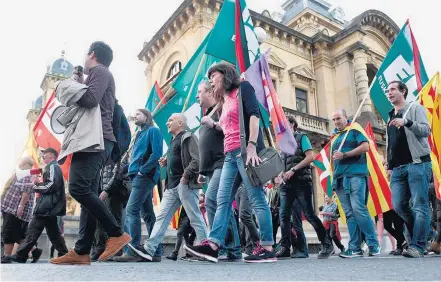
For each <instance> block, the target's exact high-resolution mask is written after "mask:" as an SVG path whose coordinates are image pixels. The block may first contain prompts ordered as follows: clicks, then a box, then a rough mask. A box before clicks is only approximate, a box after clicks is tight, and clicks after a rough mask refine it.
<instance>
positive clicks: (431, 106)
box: [420, 72, 441, 200]
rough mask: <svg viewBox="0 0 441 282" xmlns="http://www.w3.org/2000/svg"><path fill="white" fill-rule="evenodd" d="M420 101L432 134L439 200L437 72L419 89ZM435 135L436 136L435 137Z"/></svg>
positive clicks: (440, 81)
mask: <svg viewBox="0 0 441 282" xmlns="http://www.w3.org/2000/svg"><path fill="white" fill-rule="evenodd" d="M420 103H421V105H423V106H424V107H425V108H426V112H427V118H428V119H429V125H430V128H431V132H432V134H431V135H430V137H429V144H430V148H431V151H432V152H431V153H430V157H431V159H432V170H433V182H434V185H435V191H436V196H437V197H438V199H440V200H441V170H440V168H441V78H440V74H439V72H437V73H436V74H435V75H434V76H433V77H432V79H431V80H430V81H429V82H428V83H427V84H426V85H425V86H424V87H423V89H421V92H420ZM435 136H436V137H435Z"/></svg>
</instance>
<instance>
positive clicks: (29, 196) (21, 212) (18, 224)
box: [1, 157, 41, 263]
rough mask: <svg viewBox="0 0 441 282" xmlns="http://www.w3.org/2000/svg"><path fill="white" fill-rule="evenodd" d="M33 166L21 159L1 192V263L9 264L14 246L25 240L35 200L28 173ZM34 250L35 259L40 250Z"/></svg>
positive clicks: (26, 160)
mask: <svg viewBox="0 0 441 282" xmlns="http://www.w3.org/2000/svg"><path fill="white" fill-rule="evenodd" d="M33 165H34V160H33V159H32V158H31V157H23V158H22V159H21V160H20V163H19V165H18V168H17V169H16V171H15V172H14V174H13V175H12V176H11V178H10V179H9V180H8V182H7V183H6V187H5V188H4V190H3V191H2V197H1V198H2V201H1V204H2V215H3V223H2V239H3V242H4V254H3V256H2V263H10V262H11V260H10V258H9V256H10V255H11V254H12V250H13V248H14V244H15V243H17V244H20V243H21V242H22V241H23V240H24V239H25V238H26V230H27V227H28V224H29V221H31V217H32V209H33V207H34V199H35V192H34V190H33V189H32V187H33V184H32V181H31V176H30V172H29V171H30V169H31V168H32V166H33ZM36 250H37V251H36V252H35V255H36V257H40V256H41V250H40V249H36ZM32 256H34V254H33V255H32Z"/></svg>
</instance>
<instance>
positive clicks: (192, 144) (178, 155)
mask: <svg viewBox="0 0 441 282" xmlns="http://www.w3.org/2000/svg"><path fill="white" fill-rule="evenodd" d="M186 127H187V118H186V117H185V116H184V115H183V114H172V115H171V117H170V118H169V119H168V121H167V128H168V132H169V133H170V134H171V135H172V136H173V139H172V141H171V142H170V146H169V149H168V153H167V157H166V158H164V157H163V158H161V159H160V160H159V164H160V165H161V166H163V167H164V166H166V167H167V178H166V190H165V192H164V196H163V198H162V201H161V205H160V208H159V209H160V211H159V214H158V216H157V217H156V223H155V225H154V227H153V230H152V233H151V234H150V238H149V239H148V240H147V241H146V242H145V243H144V245H143V246H134V245H133V244H129V248H130V249H131V251H132V252H133V254H134V255H136V256H138V257H141V258H143V259H145V260H147V261H152V260H153V255H154V253H155V252H156V249H157V248H158V245H159V244H160V243H161V242H162V240H163V239H164V236H165V232H166V231H167V227H168V226H169V224H170V221H171V219H172V217H173V215H174V214H175V212H176V210H177V209H178V208H179V207H180V206H181V205H182V206H183V207H184V209H185V211H186V213H187V215H188V218H189V219H190V223H191V226H192V227H193V228H194V230H195V231H196V236H197V238H198V240H199V241H202V240H203V239H205V238H206V237H207V229H206V225H205V222H204V219H203V217H202V214H201V211H200V209H199V196H198V191H199V189H201V188H202V185H201V184H200V183H198V181H197V180H198V174H199V150H198V141H197V137H196V136H195V135H194V134H192V133H191V132H187V131H186V130H185V129H186Z"/></svg>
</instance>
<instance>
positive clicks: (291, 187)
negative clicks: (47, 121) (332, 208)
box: [280, 181, 329, 248]
mask: <svg viewBox="0 0 441 282" xmlns="http://www.w3.org/2000/svg"><path fill="white" fill-rule="evenodd" d="M295 200H297V201H298V202H299V205H300V208H301V210H302V211H303V213H304V215H305V218H306V220H307V221H308V222H309V223H310V224H311V225H312V227H314V230H315V232H316V233H317V237H318V239H319V240H320V242H321V243H322V244H323V243H325V241H329V237H328V235H327V233H326V230H325V227H324V226H323V223H322V222H321V220H320V219H319V218H318V217H317V215H316V214H315V211H314V208H313V205H312V183H299V182H298V181H297V182H296V181H291V182H289V183H287V184H286V185H284V186H281V187H280V229H281V232H282V240H281V242H284V246H285V247H287V248H289V241H290V240H289V238H290V232H291V223H290V219H291V213H292V206H293V204H294V201H295Z"/></svg>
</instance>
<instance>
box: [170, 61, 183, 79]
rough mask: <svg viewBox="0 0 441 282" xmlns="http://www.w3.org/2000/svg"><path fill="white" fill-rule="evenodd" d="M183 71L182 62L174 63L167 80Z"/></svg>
mask: <svg viewBox="0 0 441 282" xmlns="http://www.w3.org/2000/svg"><path fill="white" fill-rule="evenodd" d="M181 70H182V64H181V62H180V61H176V62H174V63H173V65H172V66H171V67H170V69H169V70H168V73H167V80H168V79H169V78H170V77H172V76H174V75H175V74H177V73H178V72H180V71H181Z"/></svg>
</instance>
